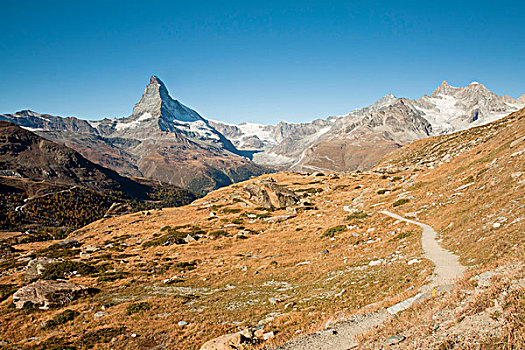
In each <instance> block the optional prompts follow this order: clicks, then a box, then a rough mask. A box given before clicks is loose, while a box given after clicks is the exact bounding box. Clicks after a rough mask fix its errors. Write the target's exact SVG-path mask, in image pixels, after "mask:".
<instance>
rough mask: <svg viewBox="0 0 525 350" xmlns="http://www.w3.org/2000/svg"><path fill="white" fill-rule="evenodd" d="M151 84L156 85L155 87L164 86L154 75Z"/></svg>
mask: <svg viewBox="0 0 525 350" xmlns="http://www.w3.org/2000/svg"><path fill="white" fill-rule="evenodd" d="M149 83H150V85H151V84H155V85H164V83H163V82H162V80H160V79H159V77H158V76H156V75H152V76H151V78H150V79H149Z"/></svg>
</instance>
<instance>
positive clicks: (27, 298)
mask: <svg viewBox="0 0 525 350" xmlns="http://www.w3.org/2000/svg"><path fill="white" fill-rule="evenodd" d="M93 292H95V290H94V289H92V288H88V287H86V286H82V285H77V284H74V283H71V282H68V281H36V282H34V283H31V284H29V285H27V286H25V287H22V288H20V289H19V290H17V291H16V292H15V293H14V294H13V302H14V304H15V306H16V308H17V309H21V308H23V307H24V305H26V304H29V305H34V306H37V307H39V308H40V309H43V310H45V309H49V308H52V307H60V306H64V305H66V304H69V303H70V302H71V301H73V300H75V299H78V298H79V297H81V296H84V295H89V294H91V293H93Z"/></svg>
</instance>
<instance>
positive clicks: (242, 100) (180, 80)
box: [0, 0, 525, 123]
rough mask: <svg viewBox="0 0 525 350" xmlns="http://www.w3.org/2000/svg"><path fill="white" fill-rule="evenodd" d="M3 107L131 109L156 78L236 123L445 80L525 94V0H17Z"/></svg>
mask: <svg viewBox="0 0 525 350" xmlns="http://www.w3.org/2000/svg"><path fill="white" fill-rule="evenodd" d="M1 4H2V6H1V11H0V113H12V112H15V111H18V110H21V109H32V110H35V111H37V112H41V113H49V114H57V115H62V116H77V117H80V118H85V119H100V118H102V117H117V116H127V115H129V114H130V113H131V110H132V108H133V105H134V104H135V103H136V102H138V100H139V99H140V96H141V94H142V92H143V90H144V87H145V85H146V84H147V82H148V81H149V77H150V76H151V75H152V74H156V75H158V76H159V77H160V78H161V79H162V80H163V81H164V82H165V83H166V85H167V87H168V89H169V90H170V93H171V95H172V97H174V98H177V99H179V100H180V101H181V102H182V103H184V104H186V105H188V106H190V107H192V108H195V109H196V110H197V111H199V112H200V113H201V114H202V115H203V116H205V117H208V118H212V119H217V120H223V121H227V122H242V121H253V122H262V123H275V122H278V121H280V120H288V121H293V122H298V121H309V120H312V119H315V118H317V117H325V116H328V115H337V114H344V113H347V112H349V111H351V110H353V109H355V108H357V107H362V106H366V105H369V104H371V103H373V102H374V101H375V100H377V99H379V98H380V97H381V96H383V95H385V94H387V93H390V92H392V93H394V94H395V95H396V96H404V97H410V98H416V97H420V96H421V95H423V94H425V93H430V92H431V91H432V90H433V89H435V88H436V87H437V86H438V85H439V84H440V83H441V81H443V80H447V81H448V82H449V83H450V84H451V85H456V86H464V85H467V84H468V83H469V82H471V81H479V82H482V83H484V84H485V85H486V86H487V87H488V88H489V89H490V90H492V91H493V92H495V93H497V94H508V95H510V96H512V97H518V96H519V95H521V94H524V93H525V83H524V82H525V22H524V21H523V14H524V13H525V3H524V2H523V1H497V2H496V1H460V0H454V1H452V0H441V1H373V0H372V1H326V0H324V1H308V0H304V1H282V0H281V1H272V0H266V1H227V0H223V1H191V0H185V1H165V2H163V1H140V2H139V1H111V0H108V1H83V2H81V1H18V0H2V1H1Z"/></svg>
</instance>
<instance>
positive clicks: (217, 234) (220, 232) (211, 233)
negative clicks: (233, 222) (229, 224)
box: [210, 230, 230, 238]
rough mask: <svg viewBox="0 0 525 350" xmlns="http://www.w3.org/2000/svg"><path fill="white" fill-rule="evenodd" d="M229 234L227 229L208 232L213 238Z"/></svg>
mask: <svg viewBox="0 0 525 350" xmlns="http://www.w3.org/2000/svg"><path fill="white" fill-rule="evenodd" d="M229 235H230V234H229V233H228V231H225V230H217V231H213V232H210V236H212V237H213V238H219V237H227V236H229Z"/></svg>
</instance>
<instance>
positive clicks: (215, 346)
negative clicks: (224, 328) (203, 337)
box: [200, 333, 248, 350]
mask: <svg viewBox="0 0 525 350" xmlns="http://www.w3.org/2000/svg"><path fill="white" fill-rule="evenodd" d="M247 340H248V339H247V338H246V337H245V336H243V335H242V334H241V333H233V334H226V335H221V336H220V337H217V338H215V339H212V340H210V341H207V342H206V343H204V345H202V346H201V349H200V350H232V349H238V348H239V347H240V346H241V345H242V344H243V343H246V342H247Z"/></svg>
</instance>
